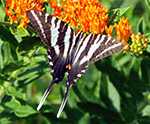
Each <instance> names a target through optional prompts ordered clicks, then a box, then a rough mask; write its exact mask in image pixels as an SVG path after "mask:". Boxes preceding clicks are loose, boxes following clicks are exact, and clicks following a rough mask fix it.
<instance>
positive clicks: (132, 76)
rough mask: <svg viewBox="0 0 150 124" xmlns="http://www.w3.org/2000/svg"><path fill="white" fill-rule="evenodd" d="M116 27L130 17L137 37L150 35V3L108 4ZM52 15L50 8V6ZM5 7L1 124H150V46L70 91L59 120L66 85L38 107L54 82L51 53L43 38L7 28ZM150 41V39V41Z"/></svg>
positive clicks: (100, 66)
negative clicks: (38, 108)
mask: <svg viewBox="0 0 150 124" xmlns="http://www.w3.org/2000/svg"><path fill="white" fill-rule="evenodd" d="M101 2H102V3H103V5H104V6H107V8H108V13H109V15H110V16H111V15H112V14H113V13H114V11H115V10H116V9H118V10H119V11H118V12H117V16H116V18H115V19H116V21H117V20H118V19H119V18H120V17H121V16H122V15H124V16H125V17H126V18H128V19H129V22H130V25H132V33H137V32H139V31H140V32H141V33H144V34H146V35H149V33H150V0H132V1H129V0H102V1H101ZM45 6H46V10H47V12H48V13H51V10H52V9H51V8H50V7H49V5H47V4H45ZM4 11H5V10H4V4H3V1H2V0H1V1H0V124H150V104H149V103H150V92H149V91H150V46H149V48H148V49H147V51H146V53H145V54H144V55H142V56H140V57H138V58H137V57H134V56H131V55H130V54H124V53H123V52H120V53H117V54H115V55H112V56H110V57H107V58H105V59H103V60H100V61H98V62H96V63H94V64H90V65H89V69H88V71H87V72H86V73H85V75H84V76H82V78H81V79H79V80H78V82H77V84H76V85H75V86H73V87H72V88H71V89H70V92H69V97H68V101H67V104H66V107H65V109H64V111H63V112H62V114H61V116H60V118H59V119H57V118H56V114H57V111H58V109H59V106H60V104H61V101H62V98H63V96H64V92H65V84H64V81H65V79H66V77H67V75H66V76H65V78H64V80H63V81H62V82H61V83H60V84H58V85H54V86H53V89H52V90H51V92H50V94H49V96H48V97H47V99H46V101H45V102H44V105H43V107H42V108H41V110H40V111H36V107H37V105H38V104H39V102H40V99H41V98H42V95H43V93H44V91H45V90H46V88H47V87H48V85H49V83H50V82H51V77H50V71H51V69H50V68H49V67H48V60H47V52H46V47H45V46H44V45H43V44H42V42H41V41H40V38H39V37H38V35H37V34H34V33H32V32H28V30H25V29H23V28H21V29H16V26H14V25H12V26H9V25H6V24H2V22H6V21H7V17H6V15H5V13H4ZM149 40H150V37H149Z"/></svg>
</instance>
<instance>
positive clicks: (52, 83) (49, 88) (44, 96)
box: [37, 80, 55, 110]
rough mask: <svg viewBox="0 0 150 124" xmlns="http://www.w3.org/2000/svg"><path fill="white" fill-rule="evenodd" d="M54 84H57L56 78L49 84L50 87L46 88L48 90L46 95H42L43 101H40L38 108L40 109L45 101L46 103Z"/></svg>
mask: <svg viewBox="0 0 150 124" xmlns="http://www.w3.org/2000/svg"><path fill="white" fill-rule="evenodd" d="M54 84H55V80H53V81H52V82H51V83H50V85H49V86H48V88H47V89H46V91H45V93H44V95H43V97H42V99H41V101H40V103H39V105H38V107H37V110H40V108H41V107H42V105H43V103H44V101H45V99H46V97H47V96H48V94H49V92H50V90H51V88H52V86H53V85H54Z"/></svg>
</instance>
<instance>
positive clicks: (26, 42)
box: [18, 37, 42, 52]
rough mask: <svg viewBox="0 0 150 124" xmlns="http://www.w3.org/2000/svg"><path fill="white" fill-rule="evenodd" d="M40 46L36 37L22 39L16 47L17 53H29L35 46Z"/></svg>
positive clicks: (39, 41)
mask: <svg viewBox="0 0 150 124" xmlns="http://www.w3.org/2000/svg"><path fill="white" fill-rule="evenodd" d="M40 44H42V42H41V40H40V38H39V37H38V38H37V37H29V38H24V39H23V40H22V41H21V43H19V46H18V52H23V51H29V50H31V49H33V48H34V47H35V46H36V45H39V46H40Z"/></svg>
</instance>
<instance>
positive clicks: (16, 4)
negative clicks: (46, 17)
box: [5, 0, 44, 28]
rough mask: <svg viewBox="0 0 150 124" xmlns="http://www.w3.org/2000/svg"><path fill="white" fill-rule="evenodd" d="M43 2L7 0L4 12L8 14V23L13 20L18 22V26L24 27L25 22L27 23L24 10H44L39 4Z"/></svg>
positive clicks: (40, 0) (39, 0) (38, 0)
mask: <svg viewBox="0 0 150 124" xmlns="http://www.w3.org/2000/svg"><path fill="white" fill-rule="evenodd" d="M36 1H37V2H36ZM43 3H44V0H7V1H6V7H5V10H6V11H5V13H6V14H7V15H8V16H9V21H10V24H13V22H14V23H16V24H18V23H19V26H18V28H20V27H24V28H26V24H27V23H29V20H28V19H27V17H26V11H27V10H31V9H36V10H40V11H44V8H42V6H41V5H42V4H43Z"/></svg>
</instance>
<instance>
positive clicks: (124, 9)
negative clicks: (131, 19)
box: [119, 6, 131, 16]
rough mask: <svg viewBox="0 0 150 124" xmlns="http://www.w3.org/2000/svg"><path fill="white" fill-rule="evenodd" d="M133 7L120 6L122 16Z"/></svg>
mask: <svg viewBox="0 0 150 124" xmlns="http://www.w3.org/2000/svg"><path fill="white" fill-rule="evenodd" d="M130 8H131V7H130V6H129V7H125V8H119V10H120V14H119V15H120V16H122V15H123V14H125V13H126V12H127V11H128V10H129V9H130Z"/></svg>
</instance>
